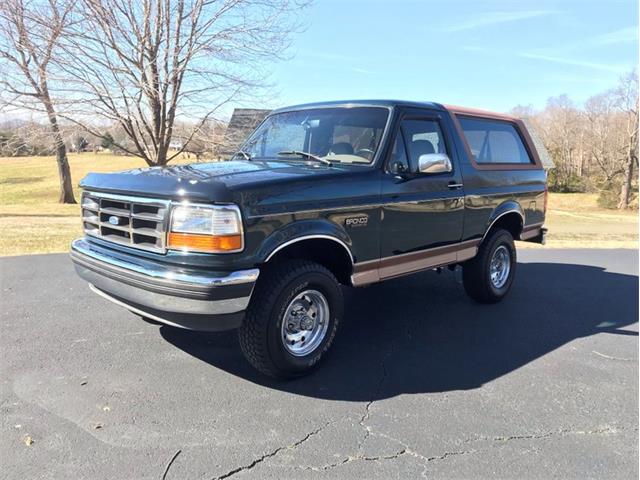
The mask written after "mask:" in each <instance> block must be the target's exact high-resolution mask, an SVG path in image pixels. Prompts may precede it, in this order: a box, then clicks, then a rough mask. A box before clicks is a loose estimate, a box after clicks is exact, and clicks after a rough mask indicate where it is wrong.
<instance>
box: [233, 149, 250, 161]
mask: <svg viewBox="0 0 640 480" xmlns="http://www.w3.org/2000/svg"><path fill="white" fill-rule="evenodd" d="M238 155H242V156H243V157H244V159H245V160H249V161H251V160H253V159H252V158H251V155H249V154H248V153H247V152H245V151H244V150H238V151H237V152H236V153H234V154H233V157H231V160H233V159H234V158H236V157H237V156H238Z"/></svg>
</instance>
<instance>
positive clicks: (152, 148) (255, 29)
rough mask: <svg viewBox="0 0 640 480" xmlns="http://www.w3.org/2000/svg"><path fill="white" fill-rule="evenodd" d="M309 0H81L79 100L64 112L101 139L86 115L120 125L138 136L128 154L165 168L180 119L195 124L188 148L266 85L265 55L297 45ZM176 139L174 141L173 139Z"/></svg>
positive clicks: (72, 83)
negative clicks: (299, 20)
mask: <svg viewBox="0 0 640 480" xmlns="http://www.w3.org/2000/svg"><path fill="white" fill-rule="evenodd" d="M304 4H306V1H305V0H140V1H134V0H79V5H80V9H79V11H78V13H77V15H78V17H77V18H78V19H79V20H80V19H82V20H81V21H78V22H77V23H75V24H74V25H75V26H74V28H72V29H70V31H69V33H68V35H66V36H65V41H64V48H65V55H64V58H65V59H66V61H65V62H64V63H61V64H60V67H61V69H63V70H64V71H65V74H66V75H68V78H69V81H67V82H66V84H65V87H64V89H63V90H61V92H60V93H61V94H62V95H64V96H65V97H66V98H67V99H69V100H70V102H69V107H71V106H76V107H79V109H80V110H76V111H73V110H72V109H67V113H66V114H65V118H69V119H70V120H72V121H74V122H77V123H80V124H82V125H84V126H85V127H86V128H87V130H89V131H90V132H91V133H93V134H95V135H98V136H99V135H100V134H101V129H100V124H95V123H94V124H91V122H90V121H89V118H88V116H87V114H86V112H87V111H89V112H95V113H97V114H98V115H99V116H100V117H101V118H102V119H106V120H107V121H109V122H115V123H117V124H118V125H119V126H120V127H121V128H122V129H123V130H124V132H125V133H126V135H127V137H128V138H129V139H130V141H131V146H127V145H118V146H119V147H120V148H121V149H122V150H125V151H127V152H128V153H130V154H133V155H137V156H139V157H141V158H143V159H144V160H145V161H146V162H147V164H149V165H165V164H166V163H167V162H169V161H170V160H171V159H172V158H174V157H176V156H177V155H180V153H181V152H182V150H183V149H184V147H183V148H178V149H177V150H171V151H170V146H171V145H172V137H173V136H174V133H175V132H174V125H175V124H176V122H182V123H183V124H186V123H191V124H192V125H193V128H191V130H190V132H188V133H186V134H183V135H182V138H181V139H180V140H181V144H182V145H183V146H187V145H189V144H190V141H191V140H192V138H193V137H194V136H195V135H197V133H198V132H199V131H201V129H202V126H203V125H205V124H206V122H207V121H208V120H209V119H210V118H212V116H213V115H214V113H215V112H216V111H217V110H218V109H219V108H220V107H221V106H222V105H224V104H226V103H227V102H228V101H229V100H231V99H234V100H236V101H237V100H238V99H240V98H242V96H243V94H246V93H247V92H249V91H251V90H252V89H254V88H255V87H257V86H259V85H261V84H262V83H263V79H264V73H263V72H262V71H261V66H262V65H263V63H264V61H265V60H267V61H272V60H273V59H274V57H278V56H280V55H281V54H282V53H283V52H284V50H285V49H286V47H287V46H288V39H289V36H290V34H291V33H292V32H293V31H294V26H295V23H296V18H294V16H293V15H292V13H293V12H294V11H295V10H296V9H298V8H301V7H303V6H304ZM174 145H175V143H174Z"/></svg>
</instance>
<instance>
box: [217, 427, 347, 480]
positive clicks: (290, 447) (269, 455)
mask: <svg viewBox="0 0 640 480" xmlns="http://www.w3.org/2000/svg"><path fill="white" fill-rule="evenodd" d="M335 422H337V420H334V421H331V422H327V423H325V424H324V425H323V426H322V427H319V428H316V429H315V430H313V431H311V432H309V433H307V434H306V435H305V436H304V437H302V438H301V439H300V440H297V441H295V442H294V443H292V444H290V445H285V446H283V447H278V448H276V449H275V450H272V451H271V452H268V453H265V454H264V455H262V456H260V457H258V458H256V459H254V460H253V461H252V462H251V463H249V464H247V465H242V466H240V467H237V468H234V469H233V470H229V471H228V472H227V473H224V474H222V475H219V476H217V477H213V479H212V480H224V479H225V478H229V477H232V476H233V475H235V474H236V473H240V472H245V471H247V470H251V469H252V468H253V467H255V466H256V465H258V464H260V463H262V462H264V461H265V460H267V459H269V458H272V457H275V456H276V455H278V454H279V453H280V452H282V451H284V450H295V449H296V448H297V447H299V446H300V445H302V444H303V443H305V442H306V441H307V440H309V439H310V438H311V437H314V436H315V435H317V434H319V433H320V432H322V431H323V430H324V429H325V428H327V427H329V426H330V425H331V424H333V423H335Z"/></svg>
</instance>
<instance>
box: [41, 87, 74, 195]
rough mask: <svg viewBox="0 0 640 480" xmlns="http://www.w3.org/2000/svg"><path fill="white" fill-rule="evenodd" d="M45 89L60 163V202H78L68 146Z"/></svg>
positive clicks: (44, 99) (46, 102) (44, 101)
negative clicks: (68, 157) (72, 179)
mask: <svg viewBox="0 0 640 480" xmlns="http://www.w3.org/2000/svg"><path fill="white" fill-rule="evenodd" d="M43 91H44V95H43V103H44V106H45V108H46V110H47V115H48V116H49V124H50V126H51V133H53V139H54V142H55V147H56V162H57V163H58V178H59V180H60V196H59V197H58V203H77V202H76V199H75V197H74V196H73V184H72V183H71V169H70V168H69V160H68V159H67V147H65V145H64V140H63V139H62V134H61V133H60V127H59V126H58V118H57V116H56V113H55V111H54V110H53V105H52V104H51V100H50V98H49V92H48V90H46V88H43Z"/></svg>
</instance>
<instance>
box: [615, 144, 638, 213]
mask: <svg viewBox="0 0 640 480" xmlns="http://www.w3.org/2000/svg"><path fill="white" fill-rule="evenodd" d="M634 163H635V159H634V158H633V154H632V151H631V149H629V153H628V155H627V161H626V164H625V166H624V180H623V182H622V189H621V191H620V202H619V203H618V208H619V209H620V210H626V209H627V208H629V203H631V182H632V180H633V164H634Z"/></svg>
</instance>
